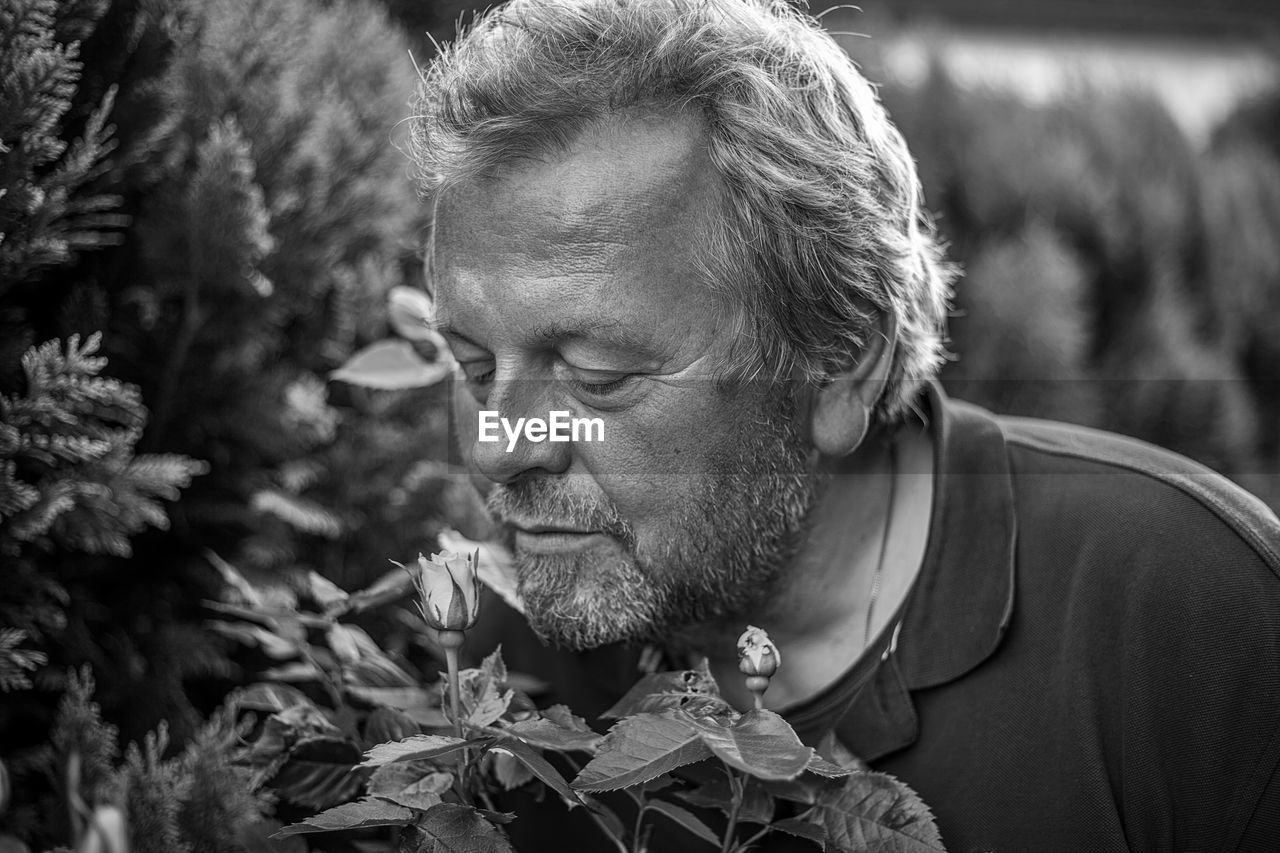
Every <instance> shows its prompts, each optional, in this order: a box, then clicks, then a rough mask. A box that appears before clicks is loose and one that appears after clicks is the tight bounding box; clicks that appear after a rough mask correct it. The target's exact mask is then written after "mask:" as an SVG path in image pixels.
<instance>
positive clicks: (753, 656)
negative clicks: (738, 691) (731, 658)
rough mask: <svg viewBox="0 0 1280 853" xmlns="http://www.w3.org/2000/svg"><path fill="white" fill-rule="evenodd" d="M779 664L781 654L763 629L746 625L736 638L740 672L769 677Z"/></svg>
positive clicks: (780, 662)
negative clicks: (745, 628) (740, 634)
mask: <svg viewBox="0 0 1280 853" xmlns="http://www.w3.org/2000/svg"><path fill="white" fill-rule="evenodd" d="M781 664H782V655H781V654H779V653H778V647H777V646H775V645H774V644H773V641H772V640H770V639H769V635H768V634H767V633H765V631H764V629H762V628H757V627H756V626H754V625H748V626H747V630H745V631H743V632H742V636H741V637H739V638H738V669H739V670H740V671H741V672H742V674H743V675H748V676H759V677H762V678H771V677H773V674H774V673H775V672H777V671H778V667H779V666H780V665H781Z"/></svg>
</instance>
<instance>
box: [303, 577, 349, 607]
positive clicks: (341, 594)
mask: <svg viewBox="0 0 1280 853" xmlns="http://www.w3.org/2000/svg"><path fill="white" fill-rule="evenodd" d="M307 592H308V593H309V594H310V595H311V599H312V600H313V601H315V603H316V604H319V605H320V606H321V607H322V608H324V610H325V611H327V612H329V613H334V612H336V611H338V610H341V609H343V608H344V607H345V605H346V603H347V600H348V598H349V597H350V596H348V595H347V592H346V590H344V589H343V588H342V587H340V586H338V585H337V584H336V583H334V582H333V581H331V580H329V579H328V578H326V577H325V576H324V575H322V574H320V573H319V572H317V571H316V570H315V569H312V570H310V571H309V572H307Z"/></svg>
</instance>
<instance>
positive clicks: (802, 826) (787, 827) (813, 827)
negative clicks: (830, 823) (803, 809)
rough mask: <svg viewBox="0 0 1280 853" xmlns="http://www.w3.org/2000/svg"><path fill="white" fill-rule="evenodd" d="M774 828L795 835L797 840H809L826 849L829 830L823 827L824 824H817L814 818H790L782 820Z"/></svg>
mask: <svg viewBox="0 0 1280 853" xmlns="http://www.w3.org/2000/svg"><path fill="white" fill-rule="evenodd" d="M773 828H774V829H776V830H777V831H779V832H785V833H786V834H787V835H794V836H796V837H797V838H804V839H807V840H809V841H812V842H813V843H814V844H817V845H818V846H820V847H822V848H823V849H826V845H827V830H826V828H824V827H823V826H822V824H820V823H815V822H814V819H813V818H809V817H789V818H787V819H786V820H780V821H778V822H777V823H775V824H773Z"/></svg>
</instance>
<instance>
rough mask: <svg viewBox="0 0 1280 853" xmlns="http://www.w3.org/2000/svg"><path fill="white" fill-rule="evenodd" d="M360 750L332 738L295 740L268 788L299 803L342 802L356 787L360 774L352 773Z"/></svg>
mask: <svg viewBox="0 0 1280 853" xmlns="http://www.w3.org/2000/svg"><path fill="white" fill-rule="evenodd" d="M359 760H360V750H359V749H358V748H357V747H356V746H355V744H352V743H350V742H348V741H345V740H342V739H340V738H334V737H312V738H307V739H305V740H302V741H299V742H298V744H297V745H296V746H294V748H293V749H292V750H291V751H290V753H289V757H288V758H287V759H286V760H285V762H284V764H283V765H282V766H281V767H280V769H279V770H278V771H277V772H276V774H275V776H273V777H272V779H271V787H272V788H274V789H275V791H276V792H277V793H278V794H279V795H280V796H282V797H284V798H285V799H286V800H288V801H289V802H291V803H296V804H297V805H300V806H308V807H310V808H313V809H323V808H328V807H329V806H333V805H337V804H338V803H342V802H346V801H347V800H349V799H351V797H352V795H354V794H355V793H356V791H358V790H359V789H360V783H361V781H362V780H361V777H360V776H359V775H358V774H356V773H354V772H353V771H354V770H355V765H356V762H358V761H359Z"/></svg>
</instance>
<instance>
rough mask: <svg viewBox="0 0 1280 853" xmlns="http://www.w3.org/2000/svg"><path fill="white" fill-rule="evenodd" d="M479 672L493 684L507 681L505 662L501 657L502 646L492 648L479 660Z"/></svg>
mask: <svg viewBox="0 0 1280 853" xmlns="http://www.w3.org/2000/svg"><path fill="white" fill-rule="evenodd" d="M480 672H481V674H483V675H484V676H485V677H486V678H488V679H489V680H490V681H492V682H493V683H494V684H495V685H498V686H502V685H504V684H506V683H507V662H506V661H504V660H503V659H502V647H501V646H499V647H498V648H496V649H494V650H493V652H492V653H490V654H489V655H488V656H487V657H486V658H485V659H484V660H482V661H481V662H480Z"/></svg>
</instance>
